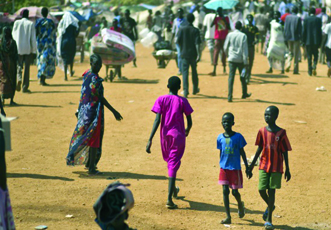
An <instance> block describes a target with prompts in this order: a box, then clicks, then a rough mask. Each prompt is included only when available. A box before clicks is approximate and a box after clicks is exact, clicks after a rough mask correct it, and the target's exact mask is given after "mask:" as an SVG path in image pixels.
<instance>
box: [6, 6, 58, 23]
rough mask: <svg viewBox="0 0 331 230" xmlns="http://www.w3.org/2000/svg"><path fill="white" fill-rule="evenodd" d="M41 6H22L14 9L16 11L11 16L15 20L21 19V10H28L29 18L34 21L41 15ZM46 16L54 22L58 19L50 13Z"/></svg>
mask: <svg viewBox="0 0 331 230" xmlns="http://www.w3.org/2000/svg"><path fill="white" fill-rule="evenodd" d="M41 8H42V7H37V6H29V7H23V8H21V9H19V10H18V11H16V13H15V14H14V15H13V16H12V17H11V18H14V19H15V20H17V19H21V18H22V12H23V10H25V9H26V10H29V19H30V20H32V21H36V20H37V19H38V18H42V17H43V16H42V15H41ZM47 18H49V19H52V20H53V22H54V23H55V24H58V20H57V19H56V18H55V17H54V16H52V15H51V14H48V16H47Z"/></svg>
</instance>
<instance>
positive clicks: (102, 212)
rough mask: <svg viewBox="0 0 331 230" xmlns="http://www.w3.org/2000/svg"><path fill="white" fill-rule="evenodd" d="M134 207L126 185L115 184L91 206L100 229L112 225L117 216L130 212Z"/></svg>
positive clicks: (109, 186)
mask: <svg viewBox="0 0 331 230" xmlns="http://www.w3.org/2000/svg"><path fill="white" fill-rule="evenodd" d="M133 205H134V199H133V195H132V192H131V191H130V190H129V189H128V188H126V185H124V184H122V183H120V182H115V183H112V184H110V185H108V187H107V188H106V189H105V190H104V191H103V193H102V194H101V196H100V197H99V198H98V200H97V201H96V202H95V204H94V205H93V209H94V212H95V214H96V215H97V218H96V220H95V221H96V222H97V223H98V224H99V226H100V227H101V228H102V229H107V226H108V225H110V224H112V223H113V222H114V221H115V220H116V219H117V218H118V217H119V216H121V215H122V214H124V213H125V212H127V211H128V210H130V209H131V208H132V207H133Z"/></svg>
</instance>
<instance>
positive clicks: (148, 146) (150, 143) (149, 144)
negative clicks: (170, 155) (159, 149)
mask: <svg viewBox="0 0 331 230" xmlns="http://www.w3.org/2000/svg"><path fill="white" fill-rule="evenodd" d="M151 147H152V141H151V140H149V141H148V142H147V145H146V152H147V153H148V154H149V153H151Z"/></svg>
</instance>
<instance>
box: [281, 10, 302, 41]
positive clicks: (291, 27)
mask: <svg viewBox="0 0 331 230" xmlns="http://www.w3.org/2000/svg"><path fill="white" fill-rule="evenodd" d="M284 36H285V40H286V41H299V40H301V19H300V18H299V17H298V16H296V15H294V14H292V15H288V16H287V17H286V21H285V25H284Z"/></svg>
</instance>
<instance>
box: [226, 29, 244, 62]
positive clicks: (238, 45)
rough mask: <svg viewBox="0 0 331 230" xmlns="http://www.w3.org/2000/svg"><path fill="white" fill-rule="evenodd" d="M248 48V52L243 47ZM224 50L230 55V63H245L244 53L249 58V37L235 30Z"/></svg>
mask: <svg viewBox="0 0 331 230" xmlns="http://www.w3.org/2000/svg"><path fill="white" fill-rule="evenodd" d="M245 46H246V51H245V50H244V48H243V47H245ZM224 49H225V51H226V53H227V54H228V60H229V61H230V62H236V63H242V62H244V58H243V56H244V52H246V57H247V52H248V51H247V36H246V34H244V33H242V32H240V31H239V30H235V31H233V32H231V33H229V34H228V36H227V38H226V41H225V44H224Z"/></svg>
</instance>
